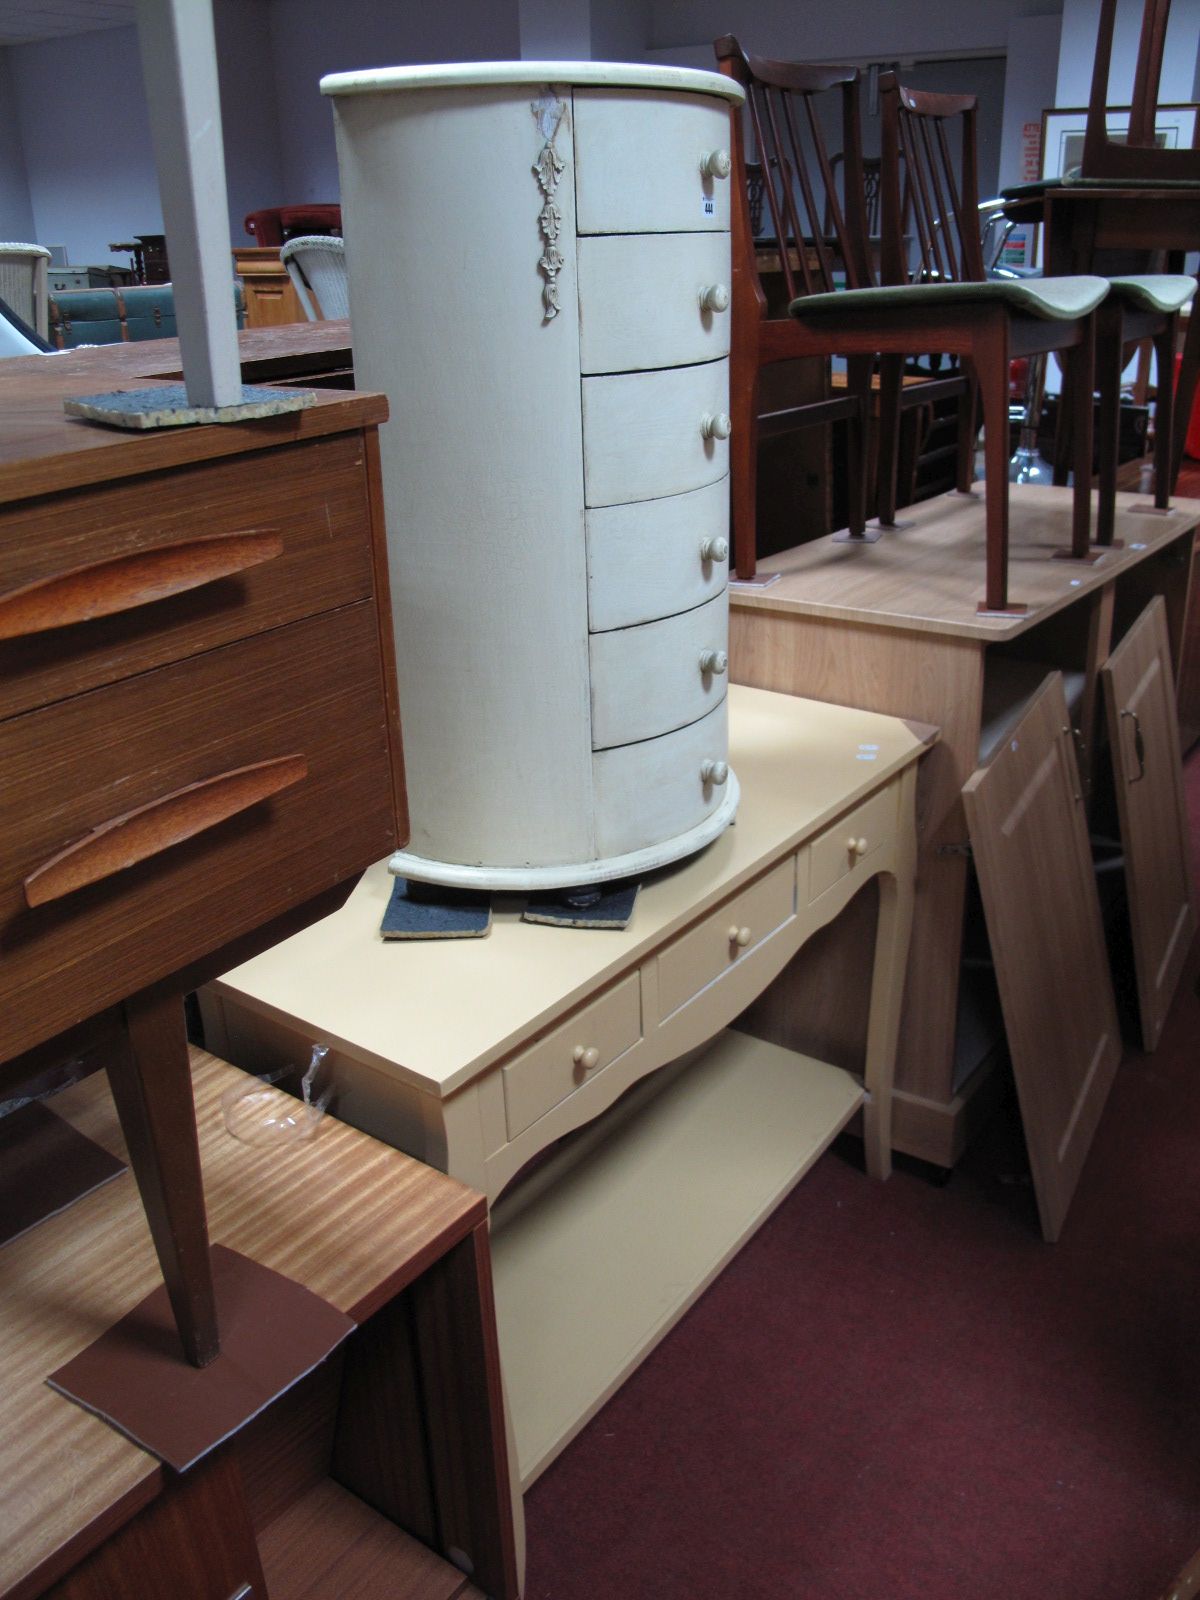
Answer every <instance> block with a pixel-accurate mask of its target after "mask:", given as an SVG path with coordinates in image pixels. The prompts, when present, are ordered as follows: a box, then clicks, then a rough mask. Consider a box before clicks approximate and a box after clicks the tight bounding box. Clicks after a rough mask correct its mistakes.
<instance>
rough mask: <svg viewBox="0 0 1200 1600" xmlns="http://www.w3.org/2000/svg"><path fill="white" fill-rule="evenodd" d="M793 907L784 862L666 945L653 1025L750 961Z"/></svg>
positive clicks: (792, 862) (792, 861)
mask: <svg viewBox="0 0 1200 1600" xmlns="http://www.w3.org/2000/svg"><path fill="white" fill-rule="evenodd" d="M795 904H796V858H795V856H788V857H787V859H786V860H784V861H781V862H780V863H779V864H778V866H775V867H772V868H771V870H770V871H769V872H766V873H764V874H763V876H762V877H761V878H756V879H755V880H754V882H753V883H751V884H748V885H747V886H746V888H744V889H743V890H742V891H741V893H740V894H735V895H734V896H733V897H732V899H729V900H726V901H725V902H724V903H723V904H722V905H719V906H718V907H717V909H716V910H715V911H712V912H710V913H709V914H708V916H707V917H705V918H704V920H703V921H702V922H698V923H697V924H696V926H695V927H694V928H692V929H691V930H690V931H689V932H687V933H685V934H682V935H681V936H680V937H679V938H678V939H676V940H675V942H674V943H673V944H670V945H668V946H667V948H666V949H665V950H664V951H663V952H662V953H661V955H660V956H659V958H658V1019H659V1021H660V1022H662V1021H664V1020H665V1019H666V1018H667V1017H669V1016H671V1015H672V1013H673V1012H675V1011H678V1010H679V1008H680V1006H683V1005H686V1004H687V1002H688V1001H689V1000H692V999H694V998H695V996H696V995H698V994H699V993H700V991H701V990H702V989H706V988H707V987H708V985H709V984H710V983H713V982H714V981H715V980H716V979H718V978H720V977H723V976H724V974H725V973H726V972H728V971H730V970H731V969H732V968H733V967H734V966H736V965H737V964H738V963H739V962H743V961H745V960H746V959H747V957H749V956H751V955H753V953H754V951H755V950H756V949H757V948H758V947H759V945H761V944H762V943H763V941H764V940H765V939H769V938H770V936H771V935H772V934H773V933H775V932H776V931H777V930H778V929H779V928H781V927H782V926H783V925H784V923H785V922H787V921H789V920H790V919H791V917H792V916H793V915H794V912H795Z"/></svg>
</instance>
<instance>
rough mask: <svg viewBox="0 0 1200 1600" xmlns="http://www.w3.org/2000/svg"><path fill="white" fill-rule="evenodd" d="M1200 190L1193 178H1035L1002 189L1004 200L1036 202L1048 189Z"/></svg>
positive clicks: (1199, 185)
mask: <svg viewBox="0 0 1200 1600" xmlns="http://www.w3.org/2000/svg"><path fill="white" fill-rule="evenodd" d="M1142 188H1146V189H1200V183H1196V182H1195V181H1194V180H1193V179H1191V178H1153V179H1147V180H1146V181H1145V182H1144V183H1143V182H1142V181H1140V180H1138V179H1134V178H1081V177H1079V176H1075V177H1071V176H1070V175H1068V176H1067V177H1065V178H1035V179H1034V181H1033V182H1032V183H1014V184H1012V185H1011V186H1010V187H1009V188H1007V189H1001V191H1000V198H1001V199H1002V200H1036V199H1037V198H1038V197H1039V195H1043V194H1045V193H1046V191H1047V190H1048V189H1142Z"/></svg>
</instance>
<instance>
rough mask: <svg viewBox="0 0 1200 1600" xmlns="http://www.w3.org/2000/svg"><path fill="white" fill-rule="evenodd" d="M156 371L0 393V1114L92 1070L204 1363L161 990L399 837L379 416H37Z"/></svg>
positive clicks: (340, 891)
mask: <svg viewBox="0 0 1200 1600" xmlns="http://www.w3.org/2000/svg"><path fill="white" fill-rule="evenodd" d="M130 350H132V351H133V353H132V354H129V353H128V352H129V351H130ZM174 353H175V354H176V355H177V353H178V352H177V349H176V350H175V352H174ZM166 354H167V357H168V359H169V357H170V354H171V352H167V353H166ZM162 360H163V352H156V353H152V354H150V355H147V354H145V353H140V352H138V351H137V350H136V349H134V347H130V346H119V347H116V349H115V350H112V351H109V350H98V351H80V352H79V353H78V358H77V357H76V355H74V354H70V355H63V356H56V357H54V358H53V359H48V358H44V357H33V358H30V359H28V360H15V361H7V362H5V363H4V364H3V371H0V502H2V505H0V765H2V766H3V769H4V772H5V779H6V785H7V793H6V802H7V803H6V806H5V808H4V815H3V820H2V821H0V846H2V848H0V858H2V859H3V861H4V878H3V885H2V887H0V940H2V945H3V960H2V961H0V1091H3V1093H5V1094H8V1095H18V1094H21V1093H36V1092H38V1089H39V1085H41V1086H44V1084H45V1082H46V1081H47V1078H46V1074H47V1073H49V1072H52V1071H54V1070H57V1064H58V1063H61V1061H62V1060H63V1059H65V1058H72V1057H73V1058H76V1059H77V1060H79V1061H80V1064H81V1065H82V1064H83V1058H85V1059H86V1064H88V1065H92V1066H95V1065H98V1064H104V1065H105V1066H107V1068H108V1071H109V1076H110V1078H111V1081H112V1083H113V1088H114V1092H115V1093H116V1095H117V1098H118V1104H119V1107H120V1112H121V1117H122V1123H123V1126H124V1128H125V1131H126V1135H127V1138H128V1141H129V1146H130V1156H131V1160H132V1162H133V1165H134V1169H135V1171H136V1172H137V1175H138V1180H139V1184H140V1186H141V1189H142V1193H143V1198H144V1200H145V1204H146V1210H147V1215H148V1217H149V1220H150V1223H151V1227H152V1229H153V1231H154V1236H155V1239H156V1242H157V1245H158V1249H159V1255H160V1260H161V1262H162V1267H163V1273H164V1277H165V1279H166V1282H167V1285H168V1289H169V1290H170V1293H171V1299H172V1305H173V1307H174V1309H175V1314H176V1319H177V1322H178V1324H179V1328H180V1333H181V1337H182V1339H183V1343H184V1348H185V1350H186V1352H187V1354H188V1356H189V1358H190V1359H191V1360H192V1361H193V1362H194V1363H195V1364H196V1365H204V1364H206V1363H207V1362H208V1361H210V1360H212V1359H213V1357H214V1356H215V1354H216V1351H217V1347H218V1340H219V1335H218V1330H217V1327H216V1317H215V1308H214V1302H213V1292H212V1282H211V1273H210V1271H209V1265H208V1245H207V1236H206V1230H205V1215H204V1203H203V1195H202V1193H201V1189H200V1174H199V1166H198V1158H197V1153H196V1145H195V1133H194V1129H193V1126H192V1120H191V1095H190V1085H189V1082H188V1071H187V1051H186V1043H185V1038H184V1024H183V1010H182V995H183V994H184V993H185V992H186V991H187V990H188V989H190V988H193V987H194V986H195V985H196V983H197V982H199V981H202V980H203V979H204V978H205V977H206V976H210V975H212V974H213V973H215V972H218V971H220V970H222V968H223V967H224V966H227V965H228V964H229V961H230V960H231V959H237V958H239V957H240V956H242V955H245V954H249V953H250V952H251V951H253V950H256V949H262V948H263V947H264V946H265V945H267V944H269V943H271V942H272V941H274V940H276V939H278V938H280V937H282V936H283V935H284V934H285V933H288V932H291V931H293V930H294V929H295V928H297V927H299V926H302V925H303V923H304V921H305V920H306V919H311V918H312V917H314V916H319V915H322V914H324V913H326V912H328V911H329V910H331V909H332V908H333V907H334V906H336V905H337V904H338V903H339V901H340V899H341V898H344V896H345V894H346V893H347V892H348V890H349V888H350V885H351V883H352V881H353V879H354V878H355V877H356V876H357V874H358V873H359V872H360V871H361V870H362V868H363V867H364V866H366V865H367V864H368V863H369V862H370V861H372V860H374V859H376V858H377V857H378V856H379V854H380V853H381V851H385V850H387V849H389V848H392V847H393V846H394V845H395V844H396V843H397V842H398V840H400V839H402V838H404V837H405V836H406V828H407V823H406V815H405V805H404V779H403V765H402V759H401V750H400V730H399V720H398V713H397V707H396V697H395V687H394V684H395V675H394V666H393V661H392V632H391V608H390V603H389V599H388V587H387V576H386V564H385V560H384V556H383V526H382V511H381V505H380V493H379V477H378V452H377V445H376V429H377V426H378V424H379V423H380V421H382V420H383V418H384V417H385V416H386V405H385V403H384V401H383V400H382V399H381V398H380V397H379V396H373V395H338V394H332V393H330V394H323V395H320V396H318V398H317V401H316V403H315V404H314V405H312V406H311V407H309V408H308V409H306V410H302V411H299V412H295V413H292V414H290V415H288V416H285V417H277V418H270V419H266V420H262V421H252V422H247V423H240V424H231V425H227V426H221V427H215V426H210V427H190V428H170V429H166V430H162V431H159V432H156V433H150V434H144V435H133V434H128V433H122V432H119V431H116V430H111V429H106V428H102V427H98V426H96V425H94V424H91V423H86V422H81V421H78V420H76V419H73V418H68V417H66V416H65V415H64V413H63V400H64V398H65V397H67V396H71V395H78V394H91V393H96V392H99V391H105V390H112V389H115V388H120V387H130V386H141V385H143V384H145V383H146V382H147V381H151V382H153V381H155V380H153V379H151V380H148V379H147V377H146V375H145V374H146V372H147V370H148V371H149V372H157V370H159V369H158V366H157V364H158V363H161V361H162Z"/></svg>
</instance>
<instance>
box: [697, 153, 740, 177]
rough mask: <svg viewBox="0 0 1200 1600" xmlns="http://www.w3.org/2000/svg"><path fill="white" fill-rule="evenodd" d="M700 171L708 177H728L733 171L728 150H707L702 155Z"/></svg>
mask: <svg viewBox="0 0 1200 1600" xmlns="http://www.w3.org/2000/svg"><path fill="white" fill-rule="evenodd" d="M700 171H701V172H702V173H703V174H704V176H705V177H706V178H727V177H728V176H729V174H730V173H731V172H732V171H733V159H732V157H731V156H730V154H729V151H728V150H707V151H705V153H704V155H702V156H701V157H700Z"/></svg>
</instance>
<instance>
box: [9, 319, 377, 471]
mask: <svg viewBox="0 0 1200 1600" xmlns="http://www.w3.org/2000/svg"><path fill="white" fill-rule="evenodd" d="M348 335H349V325H348V323H345V322H337V323H334V322H322V323H295V324H288V325H287V326H285V327H280V328H257V329H253V330H250V331H248V332H244V333H241V334H239V335H238V342H239V348H240V350H241V354H242V361H243V376H245V377H246V379H247V381H253V382H256V383H260V382H267V383H269V382H271V381H272V379H275V380H277V381H278V380H282V379H285V378H291V377H293V376H294V375H295V374H296V373H313V374H315V375H314V376H312V377H311V380H310V382H311V386H312V388H313V389H314V391H315V392H316V395H317V400H316V403H315V405H313V406H310V407H308V408H306V409H305V410H302V411H294V412H290V413H288V414H287V415H284V416H279V417H262V418H258V419H256V420H254V421H251V422H231V423H221V424H202V425H197V426H188V427H178V428H160V429H158V430H150V431H147V432H145V433H133V432H127V431H125V430H123V429H120V428H110V427H106V426H104V425H103V424H101V423H96V422H87V421H84V420H83V419H81V418H78V417H69V416H67V415H66V413H65V412H64V411H63V401H64V400H66V399H68V398H70V397H72V396H75V395H84V394H99V393H106V392H109V391H111V390H117V389H137V388H143V387H151V386H157V385H159V384H163V383H172V382H175V383H178V382H179V381H181V378H182V372H181V369H180V358H179V341H178V340H177V339H148V340H144V341H140V342H134V343H129V344H112V345H96V346H92V347H83V348H80V349H78V350H64V351H61V352H59V353H57V354H52V355H38V356H20V357H17V358H15V359H11V360H7V361H0V499H20V498H24V497H26V496H30V495H37V494H49V493H54V492H56V491H59V490H64V489H74V488H79V487H81V486H83V485H87V484H93V483H99V482H105V481H109V480H112V479H115V478H122V477H128V476H132V475H134V474H136V473H141V472H153V471H157V470H159V469H160V468H167V467H175V466H179V465H181V464H184V463H188V462H193V461H205V460H209V459H211V458H212V457H214V456H223V455H231V454H236V453H238V452H240V451H244V450H257V449H264V448H266V447H268V446H271V445H277V444H284V443H292V442H295V441H299V440H303V439H310V438H316V437H317V436H319V435H321V434H326V433H336V432H342V431H345V430H348V429H350V428H356V427H362V426H365V425H372V424H375V423H379V422H383V421H385V420H386V418H387V401H386V400H385V399H384V398H383V396H382V395H375V394H360V393H358V392H356V391H352V390H344V389H324V390H323V389H321V388H319V383H320V376H319V374H320V372H321V371H323V370H332V369H334V368H336V367H338V366H344V365H345V363H346V359H347V358H348V354H349V338H348ZM306 386H307V385H306Z"/></svg>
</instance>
